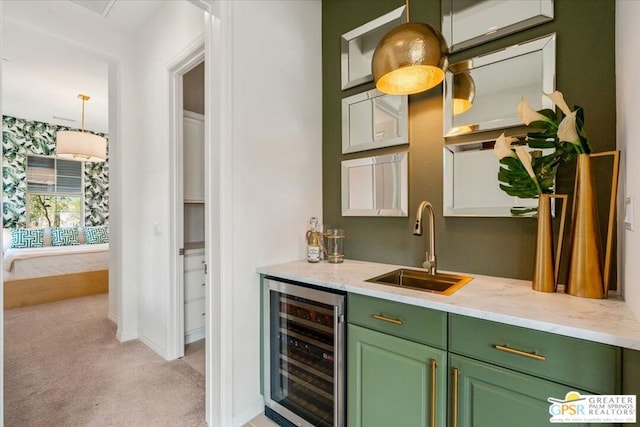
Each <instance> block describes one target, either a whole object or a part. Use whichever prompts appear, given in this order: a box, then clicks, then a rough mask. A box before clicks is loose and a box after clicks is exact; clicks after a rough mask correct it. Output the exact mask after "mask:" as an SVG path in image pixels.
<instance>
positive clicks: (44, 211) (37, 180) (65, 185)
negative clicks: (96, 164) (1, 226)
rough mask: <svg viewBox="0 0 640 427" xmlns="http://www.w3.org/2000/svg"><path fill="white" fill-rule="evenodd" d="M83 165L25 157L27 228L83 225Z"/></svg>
mask: <svg viewBox="0 0 640 427" xmlns="http://www.w3.org/2000/svg"><path fill="white" fill-rule="evenodd" d="M82 188H83V186H82V162H76V161H73V160H63V159H57V158H55V157H42V156H27V216H28V218H29V226H30V227H78V226H80V225H82V223H83V218H84V216H83V215H82V208H83V205H84V203H83V200H84V194H83V190H82Z"/></svg>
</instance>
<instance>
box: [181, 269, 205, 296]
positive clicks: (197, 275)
mask: <svg viewBox="0 0 640 427" xmlns="http://www.w3.org/2000/svg"><path fill="white" fill-rule="evenodd" d="M204 286H205V281H204V274H202V271H197V270H196V271H187V272H185V273H184V299H185V300H187V301H188V300H191V299H194V298H201V297H204Z"/></svg>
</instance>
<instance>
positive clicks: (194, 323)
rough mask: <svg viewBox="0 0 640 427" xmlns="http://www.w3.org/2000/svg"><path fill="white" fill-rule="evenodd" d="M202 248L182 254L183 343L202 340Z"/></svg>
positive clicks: (203, 280) (203, 272) (203, 276)
mask: <svg viewBox="0 0 640 427" xmlns="http://www.w3.org/2000/svg"><path fill="white" fill-rule="evenodd" d="M204 269H205V261H204V248H199V249H186V250H185V254H184V342H185V344H189V343H191V342H194V341H197V340H200V339H202V338H204V316H205V306H204V294H205V284H206V281H205V271H204Z"/></svg>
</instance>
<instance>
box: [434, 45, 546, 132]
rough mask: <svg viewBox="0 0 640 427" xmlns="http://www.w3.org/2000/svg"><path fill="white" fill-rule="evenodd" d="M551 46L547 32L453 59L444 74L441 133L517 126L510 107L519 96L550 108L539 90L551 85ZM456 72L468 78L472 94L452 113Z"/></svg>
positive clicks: (515, 113) (538, 106)
mask: <svg viewBox="0 0 640 427" xmlns="http://www.w3.org/2000/svg"><path fill="white" fill-rule="evenodd" d="M555 46H556V36H555V34H550V35H548V36H546V37H542V38H539V39H535V40H531V41H527V42H524V43H520V44H517V45H513V46H509V47H508V48H506V49H503V50H500V51H497V52H492V53H489V54H486V55H483V56H478V57H474V58H471V59H469V60H466V61H464V62H461V63H459V64H453V65H452V66H451V67H450V69H449V71H447V74H446V78H445V96H444V135H445V137H453V136H459V135H464V134H469V133H476V132H483V131H488V130H494V129H504V128H506V127H512V126H519V125H522V122H521V121H520V119H519V118H518V114H517V111H516V108H517V107H518V103H519V102H520V99H521V98H522V97H525V98H526V99H527V101H528V102H529V104H530V105H531V107H532V108H534V109H535V110H540V109H542V108H553V103H552V102H551V100H550V99H549V98H547V97H546V96H544V95H543V92H546V93H551V92H553V91H554V90H555V69H556V66H555V64H556V61H555V54H556V50H555ZM451 70H455V73H454V72H452V71H451ZM462 73H467V74H468V75H469V76H470V77H471V79H472V80H473V83H474V86H475V98H474V99H473V105H472V107H471V108H470V109H469V110H467V111H465V112H463V113H461V114H457V115H456V114H454V110H453V105H454V104H453V98H454V79H455V78H456V75H457V74H462ZM467 77H468V76H467Z"/></svg>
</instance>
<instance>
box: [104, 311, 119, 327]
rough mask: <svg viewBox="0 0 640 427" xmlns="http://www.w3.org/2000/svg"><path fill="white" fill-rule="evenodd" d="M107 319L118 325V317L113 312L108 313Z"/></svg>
mask: <svg viewBox="0 0 640 427" xmlns="http://www.w3.org/2000/svg"><path fill="white" fill-rule="evenodd" d="M107 319H109V320H111V321H112V322H113V323H115V324H116V325H117V324H118V316H116V315H115V313H113V312H111V311H110V312H108V313H107Z"/></svg>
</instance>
